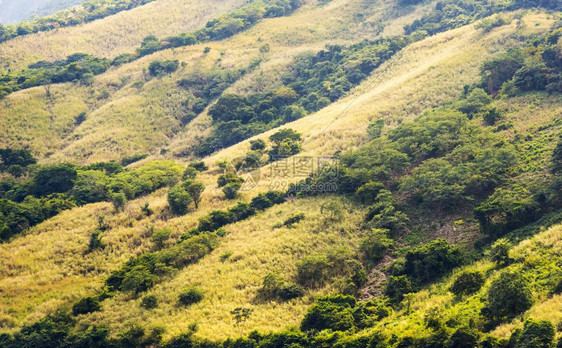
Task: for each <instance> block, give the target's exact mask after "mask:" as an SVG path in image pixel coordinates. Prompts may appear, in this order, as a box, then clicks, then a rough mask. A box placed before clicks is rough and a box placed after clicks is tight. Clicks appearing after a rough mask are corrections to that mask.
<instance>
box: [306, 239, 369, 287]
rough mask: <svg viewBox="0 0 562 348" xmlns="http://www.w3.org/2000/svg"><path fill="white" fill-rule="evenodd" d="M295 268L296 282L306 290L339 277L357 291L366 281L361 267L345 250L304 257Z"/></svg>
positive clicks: (340, 249)
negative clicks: (348, 282)
mask: <svg viewBox="0 0 562 348" xmlns="http://www.w3.org/2000/svg"><path fill="white" fill-rule="evenodd" d="M296 266H297V282H298V283H299V284H300V285H303V286H305V287H308V288H319V287H322V286H324V285H325V284H326V282H327V281H328V280H331V279H334V278H336V277H340V278H344V280H346V279H348V280H349V281H350V282H351V283H352V284H350V285H351V286H352V287H353V290H357V287H360V286H361V285H363V283H364V282H365V281H366V275H365V270H364V269H363V266H362V265H361V264H360V263H358V262H357V260H355V259H354V258H353V255H352V254H351V252H350V251H349V250H348V249H346V248H339V249H333V250H329V251H328V252H327V253H325V254H312V255H308V256H305V257H304V258H303V259H302V260H300V261H299V262H297V264H296ZM351 292H354V291H351Z"/></svg>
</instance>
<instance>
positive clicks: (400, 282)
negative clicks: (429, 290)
mask: <svg viewBox="0 0 562 348" xmlns="http://www.w3.org/2000/svg"><path fill="white" fill-rule="evenodd" d="M412 292H414V287H413V285H412V283H411V282H410V279H408V277H406V276H390V277H388V280H387V283H386V286H385V288H384V295H385V296H386V297H388V298H389V299H390V301H392V302H393V303H400V302H402V300H403V299H404V295H406V294H409V293H412Z"/></svg>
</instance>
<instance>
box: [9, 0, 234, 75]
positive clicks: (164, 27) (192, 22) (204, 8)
mask: <svg viewBox="0 0 562 348" xmlns="http://www.w3.org/2000/svg"><path fill="white" fill-rule="evenodd" d="M242 3H243V2H242V1H216V2H199V1H179V0H164V1H157V2H154V3H150V4H147V5H144V6H141V7H138V8H135V9H132V10H130V11H125V12H121V13H118V14H116V15H113V16H110V17H106V18H104V19H100V20H97V21H94V22H90V23H86V24H82V25H79V26H76V27H68V28H61V29H58V30H55V31H48V32H42V33H36V34H31V35H26V36H22V37H18V38H15V39H13V40H10V41H7V42H4V43H2V44H0V57H1V60H2V66H1V67H0V68H1V69H16V70H17V69H21V68H23V67H26V66H27V65H29V64H31V63H34V62H37V61H39V60H49V61H52V60H56V59H61V58H64V57H66V56H68V55H70V54H72V53H76V52H83V53H90V54H95V55H97V56H102V57H108V58H110V57H116V56H118V55H119V54H122V53H128V52H132V51H134V49H135V48H136V47H138V46H139V45H140V43H141V41H142V39H144V38H145V37H146V36H148V35H151V34H152V35H157V36H159V37H165V36H169V35H173V34H176V33H180V32H186V31H191V30H193V29H196V28H200V27H202V26H204V25H205V23H206V22H207V21H209V20H211V19H213V18H215V17H218V16H220V15H222V14H224V13H227V12H228V11H231V10H233V9H234V8H236V7H238V6H240V5H241V4H242ZM30 47H32V50H33V52H30V50H29V49H30Z"/></svg>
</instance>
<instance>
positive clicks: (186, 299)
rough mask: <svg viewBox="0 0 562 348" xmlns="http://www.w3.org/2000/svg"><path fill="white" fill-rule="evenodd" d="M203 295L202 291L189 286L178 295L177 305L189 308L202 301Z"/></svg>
mask: <svg viewBox="0 0 562 348" xmlns="http://www.w3.org/2000/svg"><path fill="white" fill-rule="evenodd" d="M203 297H204V293H203V290H201V289H199V288H198V287H196V286H191V287H189V288H187V289H186V290H184V291H182V292H181V293H180V294H179V297H178V299H179V303H181V304H182V305H184V306H189V305H192V304H194V303H197V302H201V301H202V300H203Z"/></svg>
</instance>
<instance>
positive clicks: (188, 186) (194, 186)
mask: <svg viewBox="0 0 562 348" xmlns="http://www.w3.org/2000/svg"><path fill="white" fill-rule="evenodd" d="M183 187H184V188H185V190H186V191H187V193H189V195H190V196H191V198H192V199H193V203H194V204H195V209H198V208H199V203H201V199H202V198H203V191H205V185H203V183H201V182H199V181H186V182H185V183H184V184H183Z"/></svg>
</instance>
